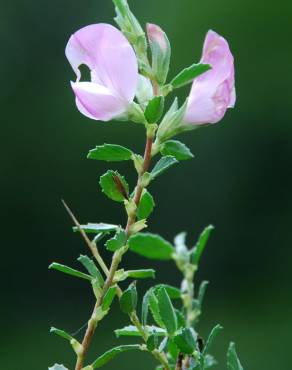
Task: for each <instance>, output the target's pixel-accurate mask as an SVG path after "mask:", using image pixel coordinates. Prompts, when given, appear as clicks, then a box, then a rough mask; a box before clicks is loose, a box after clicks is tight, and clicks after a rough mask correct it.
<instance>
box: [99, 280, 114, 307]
mask: <svg viewBox="0 0 292 370" xmlns="http://www.w3.org/2000/svg"><path fill="white" fill-rule="evenodd" d="M116 293H117V286H116V285H113V286H111V287H110V288H109V289H108V291H107V292H106V293H105V295H104V297H103V300H102V305H101V308H102V310H103V311H107V310H108V309H109V308H110V306H111V304H112V302H113V299H114V298H115V295H116Z"/></svg>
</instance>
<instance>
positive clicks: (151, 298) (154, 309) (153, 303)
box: [147, 289, 165, 328]
mask: <svg viewBox="0 0 292 370" xmlns="http://www.w3.org/2000/svg"><path fill="white" fill-rule="evenodd" d="M147 300H148V305H149V308H150V311H151V314H152V316H153V319H154V321H155V322H156V324H157V325H159V326H161V327H163V328H164V327H165V325H164V322H163V320H162V318H161V315H160V308H159V303H158V299H157V296H156V295H155V294H154V290H153V289H150V290H149V291H148V296H147Z"/></svg>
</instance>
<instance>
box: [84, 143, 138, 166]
mask: <svg viewBox="0 0 292 370" xmlns="http://www.w3.org/2000/svg"><path fill="white" fill-rule="evenodd" d="M132 154H133V152H132V151H131V150H129V149H127V148H124V147H123V146H121V145H116V144H104V145H99V146H97V147H96V148H95V149H92V150H90V152H89V153H88V155H87V158H88V159H97V160H100V161H108V162H118V161H128V160H130V159H132Z"/></svg>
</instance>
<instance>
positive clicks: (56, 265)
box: [49, 262, 92, 281]
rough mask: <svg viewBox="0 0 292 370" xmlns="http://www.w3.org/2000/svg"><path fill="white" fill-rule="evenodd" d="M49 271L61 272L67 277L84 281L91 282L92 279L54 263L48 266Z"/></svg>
mask: <svg viewBox="0 0 292 370" xmlns="http://www.w3.org/2000/svg"><path fill="white" fill-rule="evenodd" d="M49 270H57V271H60V272H63V273H64V274H67V275H71V276H75V277H78V278H81V279H85V280H89V281H91V280H92V277H91V276H90V275H87V274H84V273H83V272H81V271H78V270H74V269H72V268H71V267H68V266H65V265H61V264H60V263H56V262H53V263H52V264H51V265H50V266H49Z"/></svg>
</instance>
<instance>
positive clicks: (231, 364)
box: [227, 343, 243, 370]
mask: <svg viewBox="0 0 292 370" xmlns="http://www.w3.org/2000/svg"><path fill="white" fill-rule="evenodd" d="M227 367H228V370H243V367H242V365H241V363H240V361H239V358H238V356H237V353H236V349H235V344H234V343H230V345H229V348H228V352H227Z"/></svg>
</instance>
